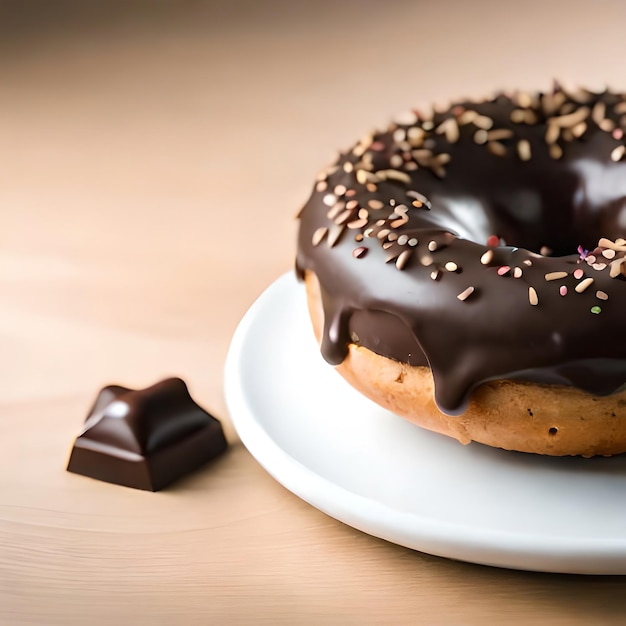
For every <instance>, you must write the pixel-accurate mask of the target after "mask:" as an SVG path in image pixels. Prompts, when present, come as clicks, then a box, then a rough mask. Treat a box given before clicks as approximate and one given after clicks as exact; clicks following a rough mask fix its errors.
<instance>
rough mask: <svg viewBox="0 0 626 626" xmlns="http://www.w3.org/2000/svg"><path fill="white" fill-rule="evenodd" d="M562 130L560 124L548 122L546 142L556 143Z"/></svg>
mask: <svg viewBox="0 0 626 626" xmlns="http://www.w3.org/2000/svg"><path fill="white" fill-rule="evenodd" d="M560 132H561V131H560V130H559V127H558V126H555V125H554V124H548V128H547V130H546V143H548V144H553V143H555V142H556V141H557V140H558V138H559V134H560Z"/></svg>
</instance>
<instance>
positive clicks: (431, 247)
mask: <svg viewBox="0 0 626 626" xmlns="http://www.w3.org/2000/svg"><path fill="white" fill-rule="evenodd" d="M438 247H439V246H438V245H437V242H436V241H429V242H428V249H429V250H430V251H431V252H434V251H435V250H436V249H437V248H438Z"/></svg>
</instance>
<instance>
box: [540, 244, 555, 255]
mask: <svg viewBox="0 0 626 626" xmlns="http://www.w3.org/2000/svg"><path fill="white" fill-rule="evenodd" d="M539 254H540V255H541V256H550V255H551V254H552V250H550V248H548V246H541V249H540V250H539Z"/></svg>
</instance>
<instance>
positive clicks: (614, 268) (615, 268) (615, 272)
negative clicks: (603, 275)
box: [609, 257, 626, 278]
mask: <svg viewBox="0 0 626 626" xmlns="http://www.w3.org/2000/svg"><path fill="white" fill-rule="evenodd" d="M624 261H626V257H622V258H621V259H615V261H611V265H610V268H611V269H610V270H609V275H610V277H611V278H617V277H618V276H619V275H620V274H621V273H622V264H623V263H624Z"/></svg>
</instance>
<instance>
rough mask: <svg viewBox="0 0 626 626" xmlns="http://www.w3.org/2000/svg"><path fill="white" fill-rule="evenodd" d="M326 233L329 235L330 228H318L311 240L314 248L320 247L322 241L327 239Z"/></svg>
mask: <svg viewBox="0 0 626 626" xmlns="http://www.w3.org/2000/svg"><path fill="white" fill-rule="evenodd" d="M326 233H328V228H326V227H325V226H322V227H320V228H318V229H317V230H316V231H315V232H314V233H313V237H312V239H311V242H312V243H313V245H314V246H317V245H319V244H320V243H321V242H322V240H323V239H324V237H326Z"/></svg>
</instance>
